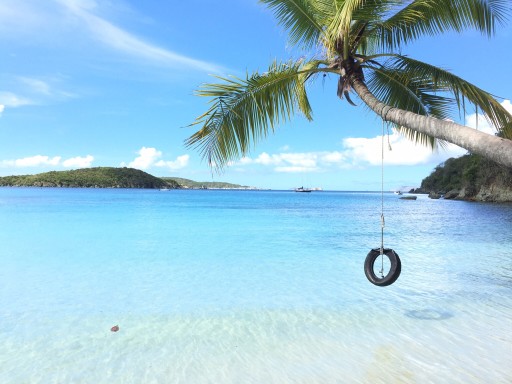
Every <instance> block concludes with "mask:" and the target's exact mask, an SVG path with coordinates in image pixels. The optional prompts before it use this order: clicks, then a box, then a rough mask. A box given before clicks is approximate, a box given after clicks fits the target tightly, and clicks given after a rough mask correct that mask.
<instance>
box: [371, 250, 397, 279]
mask: <svg viewBox="0 0 512 384" xmlns="http://www.w3.org/2000/svg"><path fill="white" fill-rule="evenodd" d="M383 251H384V252H383V253H384V255H386V256H387V257H388V259H389V262H390V263H391V267H390V268H389V273H388V274H387V275H386V276H384V277H382V278H381V277H378V276H377V275H376V274H375V272H374V270H373V266H374V264H375V261H376V260H377V258H378V257H379V256H380V248H374V249H372V250H371V251H370V252H369V253H368V255H367V256H366V260H365V261H364V274H365V275H366V278H367V279H368V280H369V281H370V283H372V284H375V285H378V286H379V287H386V286H388V285H391V284H393V283H394V282H395V281H396V279H398V277H399V276H400V272H402V262H401V261H400V257H398V254H397V253H396V252H395V251H393V250H392V249H391V248H384V250H383Z"/></svg>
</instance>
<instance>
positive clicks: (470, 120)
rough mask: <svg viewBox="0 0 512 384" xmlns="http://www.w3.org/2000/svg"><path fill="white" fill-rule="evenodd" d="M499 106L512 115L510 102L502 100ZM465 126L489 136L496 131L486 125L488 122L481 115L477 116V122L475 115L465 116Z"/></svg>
mask: <svg viewBox="0 0 512 384" xmlns="http://www.w3.org/2000/svg"><path fill="white" fill-rule="evenodd" d="M501 105H502V106H503V108H505V109H506V110H507V111H508V112H510V113H512V103H510V100H504V101H503V102H502V103H501ZM466 125H467V126H468V127H471V128H477V129H478V130H479V131H481V132H484V133H488V134H490V135H494V134H496V129H495V128H494V127H493V126H491V125H490V124H489V123H488V121H487V120H486V118H485V116H484V115H482V113H479V114H478V120H477V114H476V113H472V114H470V115H467V116H466Z"/></svg>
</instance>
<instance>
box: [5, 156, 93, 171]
mask: <svg viewBox="0 0 512 384" xmlns="http://www.w3.org/2000/svg"><path fill="white" fill-rule="evenodd" d="M93 160H94V157H93V156H91V155H87V156H84V157H81V156H77V157H72V158H69V159H66V160H62V156H54V157H50V156H44V155H35V156H29V157H23V158H21V159H16V160H2V161H0V166H1V167H3V168H8V167H10V168H45V167H52V168H56V167H66V168H71V167H73V168H87V167H90V166H91V164H92V162H93Z"/></svg>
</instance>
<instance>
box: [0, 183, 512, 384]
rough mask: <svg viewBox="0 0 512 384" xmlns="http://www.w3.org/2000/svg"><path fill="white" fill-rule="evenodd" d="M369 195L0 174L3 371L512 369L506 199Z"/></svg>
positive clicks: (67, 375)
mask: <svg viewBox="0 0 512 384" xmlns="http://www.w3.org/2000/svg"><path fill="white" fill-rule="evenodd" d="M384 200H385V203H384V204H385V218H386V229H385V246H386V247H390V248H393V249H395V251H396V252H397V253H398V254H399V255H400V257H401V259H402V275H401V276H400V278H399V279H398V280H397V282H396V283H395V284H393V285H392V286H390V287H386V288H382V287H376V286H373V285H372V284H370V283H369V282H368V281H367V280H366V277H365V275H364V272H363V263H364V259H365V257H366V254H367V253H368V252H369V250H370V249H371V248H374V247H378V246H379V245H380V206H381V196H380V194H378V193H349V192H314V193H309V194H300V193H293V192H285V191H187V190H179V191H167V192H162V191H153V190H96V189H92V190H86V189H46V188H45V189H36V188H34V189H32V188H26V189H18V188H0V228H1V231H0V245H1V248H0V346H1V347H0V383H109V384H110V383H194V384H201V383H304V384H306V383H308V384H310V383H319V384H320V383H322V384H329V383H454V382H460V383H491V382H492V383H508V382H512V370H511V369H510V367H511V366H512V258H511V256H510V248H511V246H512V231H510V229H511V227H512V205H504V204H479V203H466V202H458V201H445V200H430V199H428V198H426V197H425V196H420V197H419V198H418V200H416V201H404V200H399V199H398V198H397V197H396V196H395V195H393V194H385V196H384ZM114 325H118V326H119V328H120V329H119V332H111V331H110V329H111V327H112V326H114Z"/></svg>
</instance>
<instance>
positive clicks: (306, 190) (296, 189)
mask: <svg viewBox="0 0 512 384" xmlns="http://www.w3.org/2000/svg"><path fill="white" fill-rule="evenodd" d="M295 192H311V189H309V188H304V187H299V188H295Z"/></svg>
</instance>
